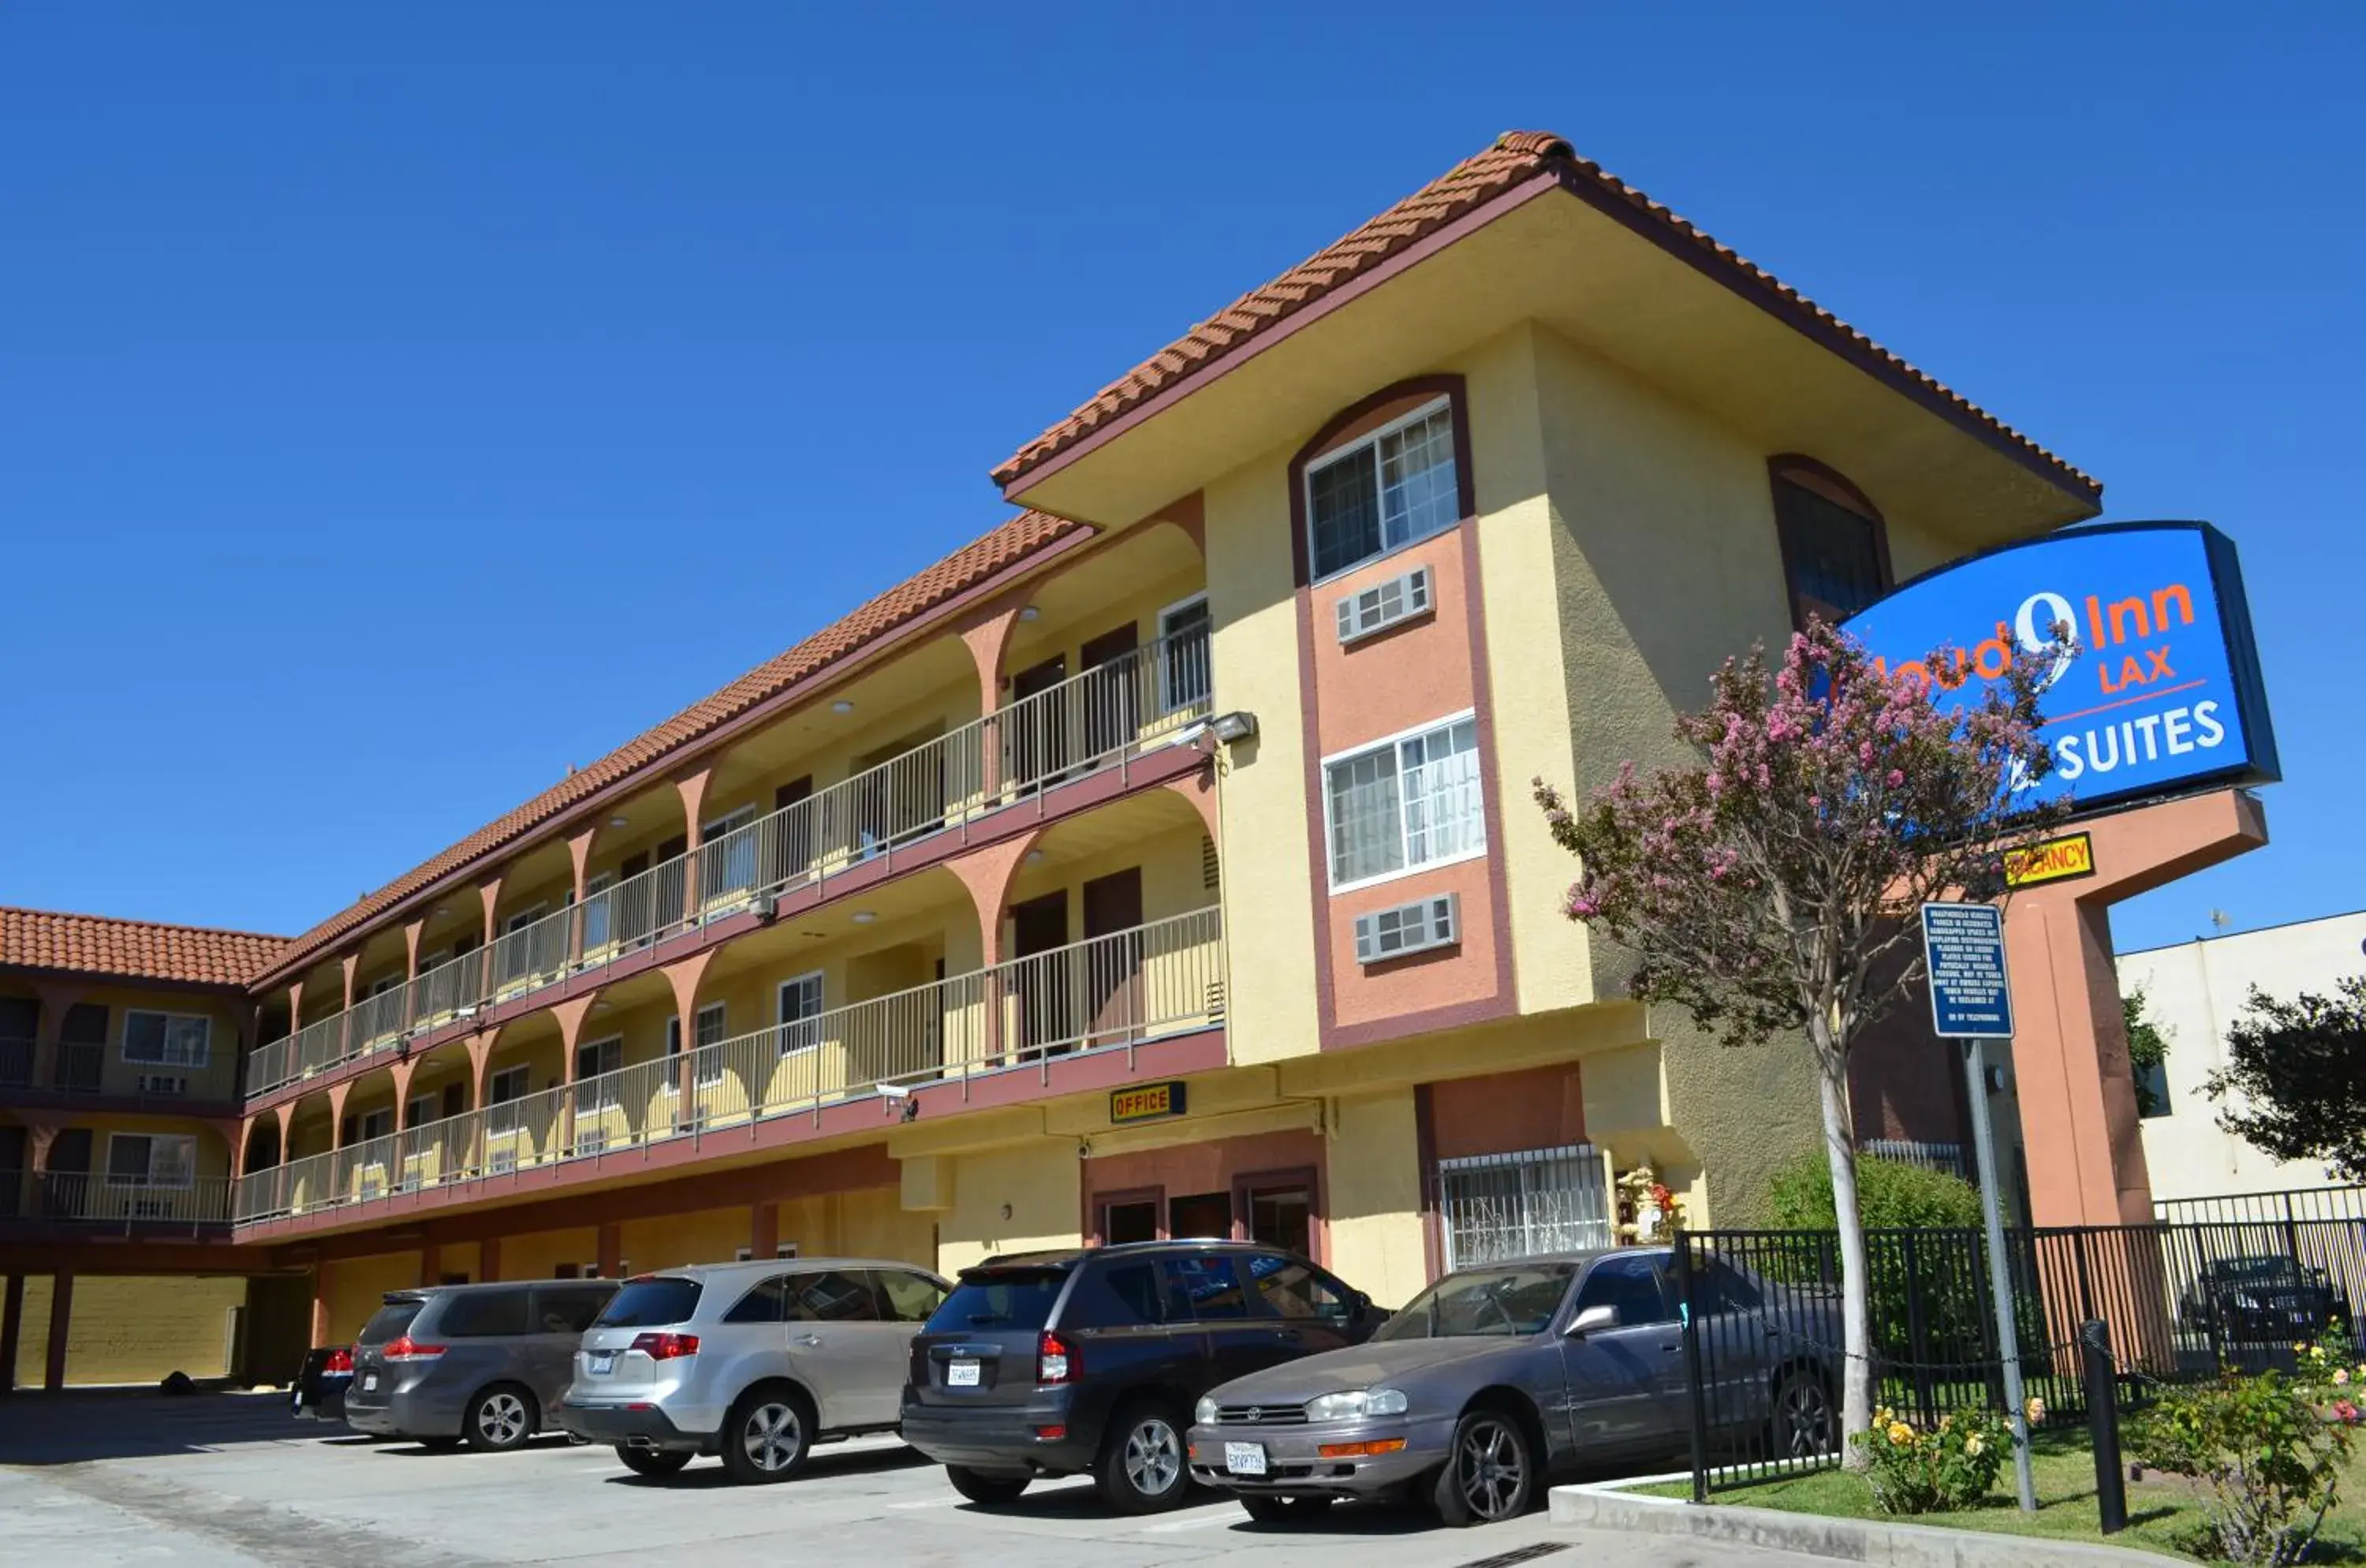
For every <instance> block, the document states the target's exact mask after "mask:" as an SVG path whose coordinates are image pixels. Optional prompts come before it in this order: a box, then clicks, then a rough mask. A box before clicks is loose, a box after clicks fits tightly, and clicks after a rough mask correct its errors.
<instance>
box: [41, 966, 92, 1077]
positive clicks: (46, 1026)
mask: <svg viewBox="0 0 2366 1568" xmlns="http://www.w3.org/2000/svg"><path fill="white" fill-rule="evenodd" d="M33 995H34V997H35V998H38V999H39V1003H40V1010H39V1014H38V1015H37V1016H36V1017H35V1019H34V1021H33V1077H32V1082H33V1084H34V1086H35V1087H36V1088H40V1089H60V1088H62V1087H64V1082H65V1080H64V1079H63V1077H61V1076H60V1075H61V1074H62V1072H63V1071H64V1067H65V1064H64V1059H63V1054H62V1045H61V1042H62V1040H63V1039H64V1038H65V1027H66V1013H67V1011H68V1010H71V1009H72V1008H73V1005H74V1003H76V1002H78V1001H80V1000H81V999H82V992H81V990H80V989H79V988H78V987H73V986H69V985H64V984H62V983H60V982H58V981H55V980H36V981H34V982H33Z"/></svg>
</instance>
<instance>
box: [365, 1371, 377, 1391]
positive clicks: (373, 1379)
mask: <svg viewBox="0 0 2366 1568" xmlns="http://www.w3.org/2000/svg"><path fill="white" fill-rule="evenodd" d="M376 1387H377V1373H376V1372H364V1373H363V1374H362V1392H363V1393H369V1392H370V1391H371V1390H372V1389H374V1388H376Z"/></svg>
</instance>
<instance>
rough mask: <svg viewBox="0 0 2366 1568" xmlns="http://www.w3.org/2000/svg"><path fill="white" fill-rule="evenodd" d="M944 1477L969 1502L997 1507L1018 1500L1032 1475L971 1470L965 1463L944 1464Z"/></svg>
mask: <svg viewBox="0 0 2366 1568" xmlns="http://www.w3.org/2000/svg"><path fill="white" fill-rule="evenodd" d="M945 1479H946V1480H947V1481H950V1482H952V1483H953V1490H954V1491H956V1492H958V1493H960V1494H961V1495H963V1496H964V1497H966V1498H968V1499H969V1500H970V1501H971V1502H973V1503H977V1504H982V1505H983V1506H986V1507H989V1508H998V1507H1001V1506H1004V1505H1005V1504H1008V1503H1016V1502H1017V1501H1019V1495H1020V1493H1022V1492H1024V1491H1026V1490H1027V1483H1029V1482H1030V1481H1032V1480H1033V1479H1034V1477H1033V1476H1031V1475H997V1474H994V1473H993V1472H990V1471H984V1470H972V1469H970V1468H969V1467H968V1466H967V1465H961V1464H949V1465H947V1466H945Z"/></svg>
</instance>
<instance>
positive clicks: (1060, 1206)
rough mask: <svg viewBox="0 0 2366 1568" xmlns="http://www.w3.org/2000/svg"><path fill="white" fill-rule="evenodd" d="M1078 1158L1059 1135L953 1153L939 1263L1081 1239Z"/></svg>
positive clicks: (949, 1267)
mask: <svg viewBox="0 0 2366 1568" xmlns="http://www.w3.org/2000/svg"><path fill="white" fill-rule="evenodd" d="M1076 1164H1077V1161H1076V1148H1075V1145H1073V1144H1067V1143H1053V1142H1046V1143H1044V1144H1042V1145H1020V1146H1019V1147H1016V1148H1009V1149H995V1150H990V1151H987V1152H985V1153H980V1154H971V1155H963V1156H958V1157H957V1158H955V1159H953V1160H952V1165H953V1175H952V1182H953V1194H952V1197H953V1202H952V1209H951V1210H949V1211H947V1212H945V1213H941V1214H940V1215H938V1216H937V1220H936V1223H937V1235H938V1247H937V1258H938V1264H937V1267H938V1269H940V1270H941V1272H944V1273H947V1274H951V1273H953V1272H955V1271H956V1270H958V1269H964V1268H967V1267H968V1266H969V1265H970V1264H973V1263H975V1262H977V1261H979V1260H980V1259H982V1258H989V1257H991V1256H993V1255H994V1254H996V1253H997V1252H1020V1251H1024V1250H1027V1249H1028V1248H1031V1247H1076V1246H1078V1245H1080V1244H1081V1243H1082V1242H1083V1240H1084V1234H1083V1231H1082V1228H1081V1224H1080V1220H1079V1215H1080V1213H1081V1211H1080V1209H1079V1207H1078V1205H1079V1204H1080V1203H1081V1202H1082V1201H1083V1200H1082V1198H1081V1196H1080V1194H1081V1193H1082V1190H1083V1189H1082V1188H1081V1186H1080V1185H1079V1180H1078V1176H1077V1172H1076ZM1006 1209H1007V1210H1008V1213H1005V1212H1004V1211H1005V1210H1006ZM782 1234H783V1235H786V1234H787V1232H786V1229H785V1227H784V1228H783V1233H782Z"/></svg>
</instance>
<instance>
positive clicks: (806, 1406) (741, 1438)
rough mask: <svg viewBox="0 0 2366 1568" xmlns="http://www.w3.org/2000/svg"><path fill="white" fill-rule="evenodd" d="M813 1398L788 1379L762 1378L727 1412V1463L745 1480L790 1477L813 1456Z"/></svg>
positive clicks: (736, 1476)
mask: <svg viewBox="0 0 2366 1568" xmlns="http://www.w3.org/2000/svg"><path fill="white" fill-rule="evenodd" d="M814 1427H815V1421H814V1407H813V1401H812V1400H810V1399H807V1398H806V1396H805V1394H804V1393H802V1392H801V1391H800V1390H798V1389H795V1388H793V1387H791V1386H790V1385H788V1384H787V1383H779V1382H769V1383H758V1384H757V1385H756V1386H755V1387H754V1388H751V1389H749V1391H748V1392H747V1393H743V1394H741V1395H740V1396H739V1398H738V1402H737V1403H735V1404H733V1405H732V1406H731V1413H730V1414H729V1415H727V1416H725V1417H724V1418H723V1434H722V1446H723V1468H724V1469H725V1470H727V1471H728V1472H731V1479H732V1480H734V1481H737V1482H739V1483H742V1484H743V1485H758V1486H760V1485H769V1484H771V1483H773V1482H775V1481H786V1480H788V1479H789V1478H790V1477H791V1476H793V1475H794V1474H796V1473H797V1472H799V1471H801V1470H803V1469H805V1467H806V1461H807V1460H809V1459H811V1458H812V1457H813V1440H814Z"/></svg>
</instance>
